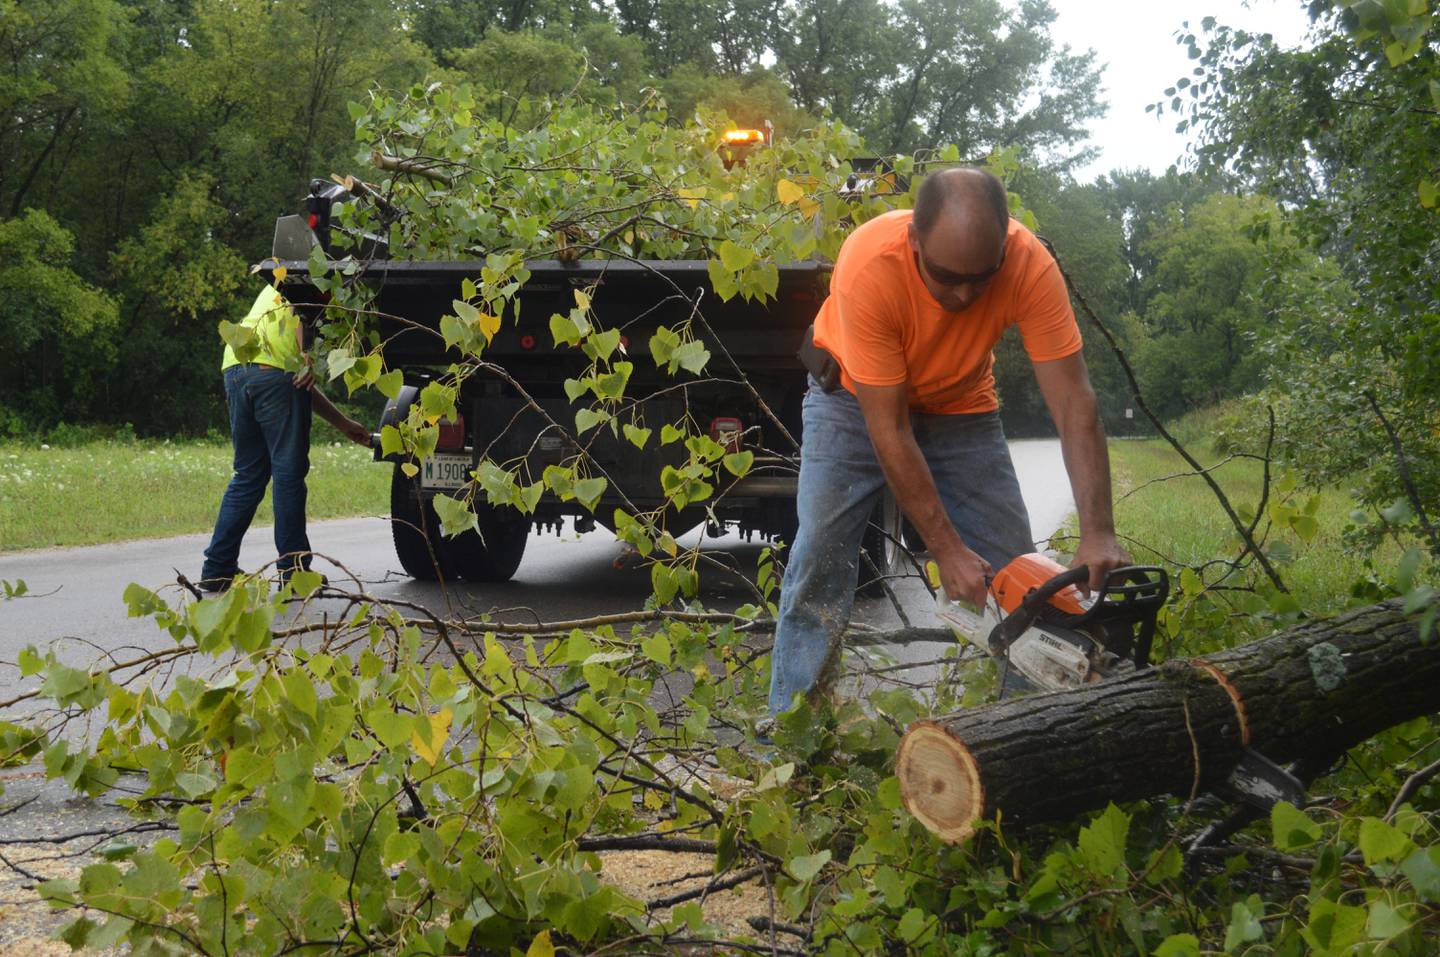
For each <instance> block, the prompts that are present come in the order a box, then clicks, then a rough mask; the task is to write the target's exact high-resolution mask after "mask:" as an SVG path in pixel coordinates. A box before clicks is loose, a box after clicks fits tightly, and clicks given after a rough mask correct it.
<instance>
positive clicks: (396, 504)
mask: <svg viewBox="0 0 1440 957" xmlns="http://www.w3.org/2000/svg"><path fill="white" fill-rule="evenodd" d="M418 486H419V482H418V481H417V480H416V479H412V478H410V477H408V476H407V475H406V474H405V473H404V472H402V471H400V465H399V463H398V462H397V463H396V465H395V471H394V472H392V473H391V475H390V519H391V521H390V534H391V536H392V537H393V538H394V539H395V557H396V558H398V559H400V567H401V568H403V569H405V574H407V575H409V576H410V577H411V578H417V579H419V580H420V581H427V582H433V581H436V580H438V579H439V577H440V576H441V575H442V574H443V575H444V576H445V577H446V578H449V577H450V576H451V575H452V574H453V572H452V570H451V562H450V561H449V557H448V554H447V549H446V548H445V542H444V539H443V538H442V536H441V535H440V518H439V516H437V515H436V514H435V508H434V506H432V505H431V504H430V502H429V501H428V500H425V499H424V496H422V495H420V494H419V487H418ZM422 501H423V502H424V504H423V506H422V504H421V502H422ZM422 508H423V512H422ZM422 528H423V529H425V530H427V531H428V532H429V536H428V538H429V541H428V542H427V541H426V538H427V536H426V535H424V534H422V533H421V531H420V530H421V529H422ZM432 552H433V557H432ZM437 563H438V565H439V567H438V568H437V567H436V565H437Z"/></svg>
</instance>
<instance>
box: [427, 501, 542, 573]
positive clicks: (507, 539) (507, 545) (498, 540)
mask: <svg viewBox="0 0 1440 957" xmlns="http://www.w3.org/2000/svg"><path fill="white" fill-rule="evenodd" d="M475 512H476V516H477V517H478V518H479V520H480V531H478V532H465V533H464V534H463V535H457V536H455V537H454V538H448V539H446V540H445V550H446V552H447V553H448V555H449V559H450V565H451V566H452V567H453V568H454V569H455V571H456V572H458V573H459V574H460V576H461V577H462V578H464V579H465V580H466V581H471V582H477V583H478V582H508V581H509V580H510V579H511V578H512V577H513V576H514V575H515V570H516V569H517V568H519V567H520V559H521V558H523V557H525V543H526V542H527V541H529V539H530V521H529V520H528V519H525V518H522V517H520V516H519V514H518V513H517V512H515V511H514V509H508V508H507V509H497V508H494V507H493V506H490V505H486V504H482V503H476V505H475Z"/></svg>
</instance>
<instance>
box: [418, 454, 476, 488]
mask: <svg viewBox="0 0 1440 957" xmlns="http://www.w3.org/2000/svg"><path fill="white" fill-rule="evenodd" d="M469 481H470V456H468V455H460V454H457V453H453V452H436V453H435V454H434V455H432V456H430V457H429V458H428V459H426V460H425V461H424V462H422V463H421V465H420V485H421V487H423V488H443V489H457V488H463V487H464V486H465V484H466V483H467V482H469Z"/></svg>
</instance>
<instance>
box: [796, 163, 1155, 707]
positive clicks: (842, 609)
mask: <svg viewBox="0 0 1440 957" xmlns="http://www.w3.org/2000/svg"><path fill="white" fill-rule="evenodd" d="M1012 324H1014V325H1017V326H1018V327H1019V329H1020V333H1021V336H1022V338H1023V339H1024V343H1025V349H1026V352H1027V353H1028V354H1029V356H1030V360H1031V362H1032V363H1033V365H1034V368H1035V378H1036V381H1037V382H1038V383H1039V386H1040V392H1041V395H1042V396H1043V397H1044V399H1045V404H1046V406H1047V407H1048V409H1049V410H1050V416H1051V418H1052V419H1054V421H1055V424H1056V427H1057V429H1058V430H1059V433H1060V446H1061V450H1062V452H1063V455H1064V459H1065V468H1066V471H1067V472H1068V473H1069V477H1070V486H1071V489H1072V490H1073V492H1074V496H1075V503H1076V508H1077V511H1078V512H1079V515H1080V544H1079V547H1078V548H1077V549H1076V553H1075V564H1077V565H1081V564H1083V565H1088V566H1089V567H1090V581H1089V586H1090V588H1091V589H1098V588H1099V587H1100V586H1101V584H1102V583H1103V582H1104V578H1105V575H1106V573H1107V572H1109V571H1110V570H1111V569H1114V568H1117V567H1119V566H1121V565H1124V564H1127V563H1128V562H1129V557H1128V556H1127V555H1126V554H1125V552H1124V551H1123V550H1122V549H1121V548H1120V546H1119V544H1118V543H1117V542H1116V540H1115V528H1114V524H1113V521H1112V518H1111V507H1110V462H1109V456H1108V454H1107V452H1106V448H1105V433H1104V429H1103V428H1102V427H1101V424H1100V416H1099V414H1098V410H1097V406H1096V402H1095V393H1094V392H1093V391H1092V389H1091V388H1090V378H1089V374H1088V372H1087V371H1086V368H1085V360H1084V359H1083V358H1082V356H1081V354H1080V347H1081V341H1080V330H1079V327H1078V326H1077V325H1076V323H1075V314H1074V311H1073V310H1072V309H1071V308H1070V298H1069V295H1068V294H1067V292H1066V289H1065V282H1064V279H1063V278H1062V277H1061V275H1060V271H1059V268H1058V267H1057V266H1056V264H1055V260H1054V258H1053V257H1052V256H1051V255H1050V253H1049V251H1048V250H1046V249H1045V247H1044V245H1043V244H1041V243H1040V241H1039V240H1038V239H1036V237H1035V235H1034V234H1033V233H1031V232H1030V231H1029V230H1028V229H1026V228H1025V227H1024V226H1022V225H1021V224H1020V223H1018V222H1016V221H1015V220H1013V219H1011V218H1010V214H1009V203H1008V197H1007V195H1006V192H1005V187H1004V185H1003V184H1002V183H1001V182H1000V181H999V180H998V179H996V178H995V177H994V176H992V175H990V174H989V173H986V172H984V171H981V170H976V169H950V170H945V171H943V172H939V173H935V174H933V175H931V176H930V177H928V178H927V179H926V180H925V182H924V183H922V184H921V186H920V190H919V192H918V193H917V194H916V197H915V208H914V210H913V211H911V210H898V211H895V212H892V213H886V214H885V215H883V216H879V217H877V218H876V219H873V220H871V221H870V222H868V223H865V224H864V225H863V226H861V227H860V228H859V229H857V230H855V232H854V233H853V234H851V236H850V237H849V238H848V239H847V240H846V241H845V244H844V246H843V247H842V248H841V250H840V255H839V256H838V257H837V259H836V262H835V273H834V277H833V278H832V280H831V284H830V297H829V298H828V299H827V300H826V301H825V304H824V305H823V306H822V307H821V310H820V313H819V315H818V316H817V317H816V319H815V344H816V345H817V346H820V347H822V348H824V349H826V350H828V351H829V352H830V354H831V355H832V356H833V357H834V359H835V360H836V361H837V362H838V363H839V366H840V384H841V385H843V387H844V388H836V389H834V390H833V391H829V392H827V391H825V390H824V389H823V387H822V386H821V384H820V383H819V382H817V381H812V382H811V384H810V390H809V392H808V393H807V394H806V396H805V403H804V416H803V422H804V441H803V447H802V450H801V466H800V489H799V494H798V496H797V505H798V508H799V513H800V531H799V534H798V535H797V536H796V540H795V542H794V545H793V548H792V550H791V554H790V559H789V562H788V564H787V567H786V571H785V581H784V585H783V587H782V589H781V600H780V618H779V622H778V624H777V627H776V633H775V650H774V652H773V655H772V659H771V684H770V711H771V713H772V714H778V713H779V712H781V711H784V710H785V709H787V708H789V707H790V706H791V704H792V703H793V698H794V696H795V695H796V694H807V693H809V692H810V691H812V690H814V689H815V688H817V686H823V685H825V684H827V683H828V681H829V679H830V678H831V677H832V676H833V671H834V666H835V664H836V662H837V661H838V658H839V651H840V647H839V639H840V635H841V634H842V633H843V632H844V630H845V627H846V624H847V623H848V621H849V617H850V607H851V603H852V601H853V593H854V588H855V584H856V580H857V574H858V570H859V562H858V559H859V550H860V540H861V537H862V535H863V534H864V529H865V524H866V522H867V521H868V518H869V516H870V513H871V510H872V508H873V507H874V503H875V500H876V497H877V496H878V495H880V494H881V492H882V491H883V489H884V487H885V485H887V484H888V485H889V486H890V488H891V490H892V491H893V492H894V494H895V498H896V500H897V501H898V502H899V504H900V508H901V509H902V510H903V511H904V512H905V514H906V516H907V517H908V518H909V519H910V522H911V524H913V525H914V526H915V528H916V530H917V531H918V532H919V533H920V535H921V537H922V538H923V539H924V540H925V544H926V546H927V547H928V548H929V550H930V553H931V555H933V556H934V558H935V562H936V564H937V565H939V568H940V581H941V584H942V585H943V586H944V588H945V591H946V593H947V594H949V595H952V596H955V597H961V598H967V599H969V600H970V601H973V602H975V603H977V604H979V603H981V602H983V600H984V596H985V588H986V583H985V580H986V577H987V576H988V575H990V574H991V573H992V571H993V569H995V568H999V567H1003V566H1004V565H1005V564H1006V563H1008V562H1009V561H1010V560H1011V559H1012V558H1014V557H1015V556H1017V555H1020V554H1023V553H1026V552H1030V551H1033V550H1034V543H1033V542H1032V541H1031V539H1030V519H1029V516H1028V514H1027V513H1026V510H1025V503H1024V500H1023V499H1022V498H1021V496H1020V485H1019V482H1018V481H1017V480H1016V478H1015V468H1014V465H1013V464H1012V463H1011V461H1010V453H1009V449H1008V448H1007V446H1006V444H1005V436H1004V433H1003V432H1002V430H1001V428H1000V417H999V412H998V409H999V403H998V401H997V400H996V396H995V380H994V377H993V375H992V374H991V369H992V366H993V364H994V357H993V355H992V352H991V350H992V349H993V348H994V346H995V344H996V343H997V342H998V341H999V340H1000V336H1001V335H1002V334H1003V333H1004V331H1005V329H1006V328H1007V327H1009V326H1010V325H1012Z"/></svg>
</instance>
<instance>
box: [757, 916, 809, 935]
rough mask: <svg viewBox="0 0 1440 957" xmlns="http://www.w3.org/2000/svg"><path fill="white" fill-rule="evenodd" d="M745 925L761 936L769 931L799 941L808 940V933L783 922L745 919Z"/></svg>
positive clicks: (796, 925)
mask: <svg viewBox="0 0 1440 957" xmlns="http://www.w3.org/2000/svg"><path fill="white" fill-rule="evenodd" d="M745 923H747V924H749V925H750V926H751V927H753V928H755V929H756V930H758V931H760V933H762V934H763V933H765V932H767V931H769V932H771V933H776V934H789V935H790V936H791V937H799V938H800V939H801V940H809V939H810V932H809V931H808V930H806V929H805V928H803V927H801V926H800V925H799V924H786V923H784V922H783V921H778V920H771V919H770V918H769V917H747V918H745Z"/></svg>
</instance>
